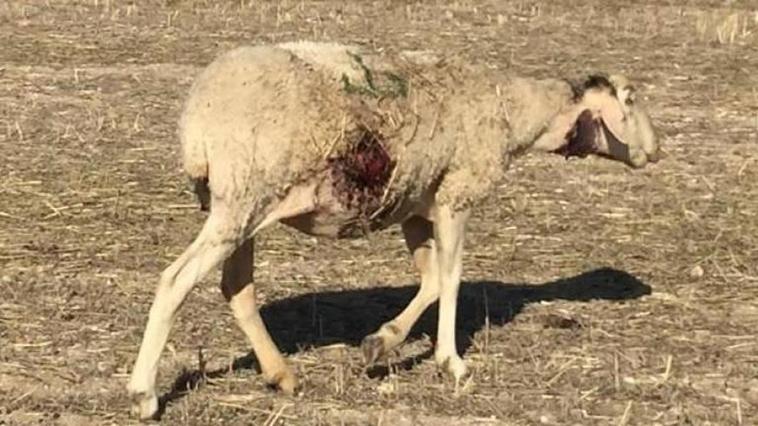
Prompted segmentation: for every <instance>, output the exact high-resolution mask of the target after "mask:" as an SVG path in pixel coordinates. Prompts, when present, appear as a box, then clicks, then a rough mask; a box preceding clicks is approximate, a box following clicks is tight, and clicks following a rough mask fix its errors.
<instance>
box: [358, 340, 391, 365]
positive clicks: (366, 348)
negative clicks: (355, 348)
mask: <svg viewBox="0 0 758 426" xmlns="http://www.w3.org/2000/svg"><path fill="white" fill-rule="evenodd" d="M361 351H362V352H363V361H364V362H365V363H366V365H373V364H375V363H376V362H377V361H379V359H381V358H382V357H383V356H384V354H385V352H386V351H385V348H384V338H382V336H378V335H376V334H370V335H368V336H366V337H365V338H364V339H363V341H362V342H361Z"/></svg>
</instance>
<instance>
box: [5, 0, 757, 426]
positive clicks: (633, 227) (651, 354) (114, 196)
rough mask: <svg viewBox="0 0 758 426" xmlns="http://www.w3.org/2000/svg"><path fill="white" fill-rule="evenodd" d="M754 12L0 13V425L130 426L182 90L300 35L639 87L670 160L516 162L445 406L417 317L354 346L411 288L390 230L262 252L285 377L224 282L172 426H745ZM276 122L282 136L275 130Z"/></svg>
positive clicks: (173, 169) (507, 8)
mask: <svg viewBox="0 0 758 426" xmlns="http://www.w3.org/2000/svg"><path fill="white" fill-rule="evenodd" d="M757 8H758V6H756V4H755V3H754V2H750V1H732V2H724V1H720V0H719V1H716V0H689V1H681V2H674V1H666V0H643V1H631V0H610V1H600V0H587V1H577V0H569V1H561V2H558V1H530V0H524V1H517V2H501V1H494V0H492V1H483V2H475V1H454V2H441V1H430V2H407V1H398V0H394V1H390V0H386V1H381V0H377V1H365V2H364V1H361V2H338V1H333V0H325V1H320V2H304V1H284V2H258V1H255V2H253V1H247V0H244V1H231V0H221V1H215V2H213V1H202V0H194V1H193V0H165V1H160V0H155V1H132V2H117V1H109V0H81V1H73V0H60V1H42V0H40V1H31V0H29V1H22V0H16V1H6V2H0V178H1V179H0V424H8V425H16V424H19V425H25V424H45V425H47V424H60V425H89V424H92V425H95V424H97V425H99V424H114V425H123V424H131V423H133V422H134V420H132V419H131V418H130V417H129V415H128V412H129V406H128V399H127V397H126V391H125V390H124V387H125V384H126V381H127V378H128V373H129V372H130V370H131V367H132V363H133V362H134V359H135V357H136V354H137V349H138V345H139V342H140V338H141V335H142V330H143V327H144V324H145V320H146V316H147V312H148V309H149V306H150V302H151V301H152V296H153V290H154V288H155V285H156V282H157V278H158V275H159V274H160V271H161V270H162V269H163V268H164V267H165V266H167V265H168V264H169V262H171V261H172V260H173V259H174V258H175V257H176V256H177V255H178V254H179V253H180V252H181V251H182V250H183V249H184V248H185V247H186V245H187V244H188V243H189V242H190V241H191V240H192V238H193V237H194V235H195V234H196V232H197V231H198V230H199V228H200V225H201V223H202V221H203V220H204V217H205V215H206V213H204V212H201V211H200V210H199V208H198V204H197V202H196V200H195V199H194V197H193V196H192V194H191V192H190V191H189V186H188V184H187V181H186V179H185V178H184V176H183V175H182V174H181V172H180V168H179V152H178V141H177V137H176V127H177V123H176V121H177V119H178V117H179V111H180V107H181V102H182V101H183V99H184V97H185V96H186V94H187V90H188V89H189V86H190V84H191V82H192V79H193V77H194V76H195V75H196V74H197V73H198V72H199V71H200V70H201V69H202V67H203V66H205V65H207V64H208V63H209V62H210V61H211V60H213V58H214V57H215V56H216V55H217V54H219V53H221V52H223V51H226V50H228V49H231V48H233V47H236V46H238V45H242V44H252V43H260V42H283V41H289V40H296V39H316V40H333V41H339V42H343V43H353V44H363V45H368V46H376V47H381V46H382V45H391V46H393V48H398V49H400V48H405V49H419V48H422V49H431V50H436V51H441V52H446V53H460V54H462V55H464V56H466V57H469V58H472V59H475V60H477V61H484V62H486V63H488V64H490V65H491V66H492V67H498V68H499V69H501V70H503V72H508V73H513V74H523V75H531V76H546V77H547V76H550V77H560V76H566V77H575V76H581V75H586V74H587V73H589V72H594V71H607V72H619V71H620V72H623V73H625V74H627V75H629V76H630V77H632V79H633V81H634V82H635V83H637V85H638V87H639V90H640V95H641V98H642V100H643V101H645V102H646V104H647V105H648V109H649V111H650V113H651V116H652V118H653V120H654V122H655V123H656V125H657V127H658V128H659V130H660V132H661V136H662V138H663V146H664V149H665V150H666V152H667V153H668V157H667V158H666V159H665V160H663V161H662V162H660V163H659V164H656V165H653V166H650V167H648V168H646V169H644V170H642V171H632V170H630V169H627V168H626V167H625V166H623V165H621V164H615V163H610V162H608V161H605V160H601V159H586V160H576V161H574V160H572V161H568V162H567V161H565V160H564V159H563V158H561V157H560V156H557V155H556V156H547V155H529V156H527V157H525V158H521V159H520V160H518V161H517V162H516V164H515V166H514V167H513V168H512V169H511V170H510V171H509V173H508V176H509V182H508V183H507V184H506V185H504V186H503V187H502V188H500V190H499V191H498V192H497V193H496V194H493V196H492V197H491V198H490V199H489V200H488V201H487V202H486V203H485V204H484V205H483V206H481V207H480V208H478V209H477V211H476V213H475V215H474V219H473V221H472V223H471V225H470V227H469V234H468V238H467V242H466V251H465V258H464V277H463V279H464V283H463V284H462V288H461V296H460V301H461V302H460V309H459V315H460V316H459V337H458V340H459V342H460V345H461V347H460V350H461V351H462V352H463V354H464V359H466V360H467V362H468V363H469V366H470V368H471V370H472V372H473V377H472V379H471V380H470V381H469V382H468V383H466V384H465V386H464V388H463V389H462V390H461V392H460V394H459V395H457V396H456V395H454V394H453V383H452V380H450V379H449V378H448V377H446V376H445V375H441V374H439V373H438V371H437V367H436V366H435V365H434V362H433V359H432V357H431V355H432V343H433V341H434V334H435V329H436V327H435V323H436V313H435V312H434V311H435V309H434V308H433V309H430V311H429V312H428V313H427V315H425V316H424V317H423V318H422V320H421V321H420V323H419V324H418V326H417V327H416V328H415V329H414V331H413V333H412V336H411V337H410V339H409V342H408V343H407V344H406V345H404V346H402V347H401V348H400V349H399V350H398V351H397V352H396V353H394V354H393V355H392V356H391V357H390V359H389V360H388V362H387V363H386V364H383V365H379V366H375V367H373V368H370V369H366V368H365V367H364V366H363V364H362V362H361V355H360V350H359V348H358V347H357V344H358V343H359V342H360V339H361V338H362V337H363V336H364V335H365V334H367V333H369V332H372V331H374V330H376V329H377V328H378V326H379V325H380V324H381V323H382V322H384V321H386V320H387V319H389V318H391V317H393V316H394V315H395V314H397V313H398V312H399V311H400V310H401V309H402V308H403V307H404V306H405V304H406V303H407V302H408V301H409V300H410V298H411V297H412V296H413V294H414V292H415V289H416V288H417V285H418V277H417V276H416V273H415V271H414V270H413V267H412V265H411V263H410V259H409V256H408V255H407V253H406V250H405V247H404V244H403V242H402V239H401V236H400V232H399V229H397V228H393V229H390V230H388V231H385V232H381V233H377V234H374V235H373V236H372V237H371V238H370V239H359V240H354V241H344V242H334V241H329V240H321V241H317V240H316V239H314V238H311V237H307V236H304V235H302V234H298V233H296V232H294V231H291V230H289V229H286V228H284V227H275V228H273V229H270V230H268V231H266V232H264V233H262V234H261V236H260V237H259V238H258V239H257V241H256V249H257V253H256V255H257V259H256V265H257V269H256V279H257V283H258V284H259V286H258V294H259V297H260V300H261V301H262V303H263V304H264V306H263V308H262V310H263V315H264V317H265V320H266V321H267V324H268V327H269V330H270V331H271V333H272V335H273V337H274V339H275V340H276V341H277V343H278V344H279V346H280V348H281V349H282V350H283V351H286V352H287V353H288V355H289V360H290V362H291V363H292V365H293V366H294V367H295V369H296V370H297V373H298V374H299V377H300V378H301V379H302V381H303V388H302V391H301V393H300V394H299V395H296V396H294V397H286V396H282V395H279V394H277V393H275V392H272V391H271V390H269V389H267V388H266V387H265V385H264V383H263V381H262V379H261V377H260V375H259V374H258V373H257V365H256V362H255V359H254V357H252V356H250V355H249V354H248V346H247V342H246V340H245V338H244V336H243V335H242V333H241V331H239V330H238V329H237V327H236V325H235V324H234V320H233V318H232V316H231V312H230V310H229V308H228V307H227V306H226V305H225V303H224V302H223V298H222V297H221V296H220V292H219V290H218V285H217V282H218V279H219V276H218V273H214V274H212V276H210V277H208V279H206V280H205V282H204V283H203V284H202V285H200V286H198V288H197V289H196V290H195V291H194V292H193V294H192V295H191V297H190V298H189V300H188V301H187V303H186V304H185V305H184V307H183V309H182V311H181V314H180V316H179V319H178V321H177V323H176V326H175V327H174V329H173V332H172V334H171V338H170V343H169V346H168V348H167V350H166V351H165V353H164V356H163V358H162V359H161V363H160V375H159V382H158V389H159V392H160V393H161V395H162V401H163V402H164V403H165V412H164V414H163V418H162V421H163V423H164V424H187V425H206V424H260V425H274V424H277V425H278V424H287V425H317V424H323V425H333V424H355V425H366V424H370V425H417V424H420V425H452V424H456V425H490V424H506V425H527V424H529V425H531V424H547V425H596V424H597V425H606V424H610V425H655V424H659V425H751V424H756V423H758V339H757V336H756V335H757V334H758V72H756V70H758V10H757ZM293 119H296V118H293Z"/></svg>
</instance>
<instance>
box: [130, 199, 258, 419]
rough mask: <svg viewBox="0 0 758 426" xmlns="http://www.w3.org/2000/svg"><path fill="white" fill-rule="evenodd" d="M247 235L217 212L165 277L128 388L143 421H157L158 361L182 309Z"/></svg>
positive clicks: (167, 269) (134, 409)
mask: <svg viewBox="0 0 758 426" xmlns="http://www.w3.org/2000/svg"><path fill="white" fill-rule="evenodd" d="M243 234H244V224H241V223H240V224H239V225H238V226H237V224H236V223H235V222H232V221H231V220H230V218H229V217H228V216H226V215H223V214H221V213H220V212H219V211H218V210H214V211H212V212H211V214H210V215H209V216H208V219H207V220H206V222H205V224H204V225H203V228H202V230H201V231H200V233H199V234H198V236H197V238H196V239H195V241H193V242H192V244H190V246H189V247H188V248H187V249H186V250H185V251H184V253H182V254H181V256H179V258H178V259H177V260H176V261H174V263H172V264H171V265H170V266H169V267H168V268H166V270H164V271H163V273H162V274H161V278H160V281H159V283H158V288H157V290H156V293H155V298H154V300H153V304H152V306H151V308H150V314H149V316H148V320H147V325H146V326H145V334H144V336H143V338H142V344H141V345H140V350H139V354H138V355H137V361H136V362H135V364H134V369H133V371H132V375H131V378H130V381H129V384H128V385H127V390H128V391H129V394H130V395H131V397H132V400H133V405H132V411H133V412H134V413H135V414H136V415H138V416H139V417H140V418H141V419H144V420H146V419H150V418H153V417H155V415H156V414H157V412H158V398H157V396H156V393H155V378H156V375H157V372H158V360H159V358H160V356H161V353H162V352H163V348H164V346H165V345H166V340H167V339H168V335H169V332H170V329H171V326H172V325H173V323H174V319H175V318H176V313H177V311H178V309H179V307H180V306H181V305H182V303H183V302H184V300H185V298H186V297H187V295H188V294H189V292H190V291H191V290H192V288H193V287H194V286H195V284H197V283H198V282H199V281H200V280H201V279H202V278H203V277H204V276H205V275H206V274H207V273H208V272H210V271H211V270H212V269H213V268H215V267H216V266H218V265H219V264H220V263H221V262H222V261H223V260H224V259H226V257H227V256H229V255H230V254H231V253H232V252H233V251H234V250H235V248H236V247H237V244H239V242H240V241H242V240H243V237H244V235H243Z"/></svg>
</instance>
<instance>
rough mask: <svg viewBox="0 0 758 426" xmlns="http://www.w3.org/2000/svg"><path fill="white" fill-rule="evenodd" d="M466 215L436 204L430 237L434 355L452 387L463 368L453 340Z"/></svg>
mask: <svg viewBox="0 0 758 426" xmlns="http://www.w3.org/2000/svg"><path fill="white" fill-rule="evenodd" d="M467 219H468V212H467V211H462V212H456V211H454V210H453V209H452V208H450V207H449V206H439V208H437V210H436V213H435V217H434V239H435V241H436V242H437V256H438V260H439V274H440V304H439V321H438V325H437V347H436V349H435V353H434V358H435V360H436V361H437V364H438V365H439V366H440V367H442V368H443V369H444V370H446V371H447V372H448V373H450V374H452V376H453V378H454V379H455V386H456V390H457V388H458V383H459V381H460V380H461V379H462V378H463V377H464V376H465V375H466V371H467V369H466V364H465V363H464V362H463V360H462V359H461V357H460V355H458V350H457V348H456V344H455V323H456V311H457V303H458V288H459V286H460V282H461V268H462V257H463V237H464V232H465V224H466V220H467Z"/></svg>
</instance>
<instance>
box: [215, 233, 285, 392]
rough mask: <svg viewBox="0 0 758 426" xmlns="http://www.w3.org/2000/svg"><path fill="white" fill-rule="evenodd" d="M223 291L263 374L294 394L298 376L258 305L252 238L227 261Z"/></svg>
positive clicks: (270, 382)
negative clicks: (291, 368)
mask: <svg viewBox="0 0 758 426" xmlns="http://www.w3.org/2000/svg"><path fill="white" fill-rule="evenodd" d="M221 291H222V293H223V294H224V297H225V298H226V300H227V301H228V302H229V305H230V307H231V308H232V312H233V313H234V317H235V318H236V319H237V324H238V325H239V327H240V328H241V329H242V331H243V332H244V333H245V335H246V336H247V338H248V339H249V340H250V343H251V345H252V347H253V351H254V352H255V356H256V358H258V363H259V365H260V367H261V371H262V372H263V377H264V378H265V379H266V381H267V382H268V383H269V384H272V385H274V386H276V387H278V388H279V389H280V390H282V391H283V392H285V393H287V394H292V393H294V391H295V388H296V387H297V378H296V377H295V374H293V372H292V370H290V368H289V367H288V366H287V363H286V362H285V360H284V357H283V356H282V354H281V353H280V352H279V349H278V348H277V347H276V344H275V343H274V341H273V340H272V339H271V336H270V335H269V334H268V331H267V330H266V325H265V324H264V323H263V319H262V318H261V315H260V313H259V311H258V307H257V306H256V300H255V286H254V284H253V239H252V238H250V239H248V240H247V241H245V242H244V243H243V244H242V245H241V246H240V247H239V248H237V250H236V251H235V252H234V253H233V254H232V256H230V257H229V259H227V260H226V262H224V271H223V275H222V279H221Z"/></svg>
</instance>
